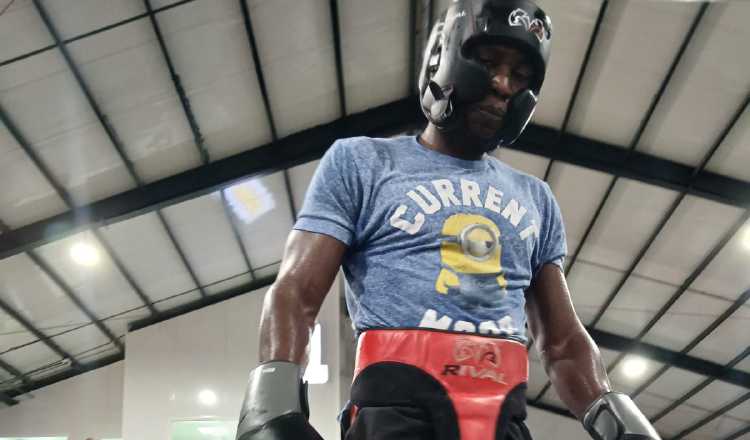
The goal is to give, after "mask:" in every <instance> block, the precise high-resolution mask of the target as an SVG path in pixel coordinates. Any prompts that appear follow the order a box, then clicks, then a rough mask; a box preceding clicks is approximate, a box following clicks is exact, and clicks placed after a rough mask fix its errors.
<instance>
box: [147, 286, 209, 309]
mask: <svg viewBox="0 0 750 440" xmlns="http://www.w3.org/2000/svg"><path fill="white" fill-rule="evenodd" d="M199 299H201V294H200V292H198V291H197V290H193V291H190V292H187V293H183V294H181V295H175V296H172V297H169V298H165V299H163V300H160V301H159V302H158V303H157V304H156V306H157V307H158V308H159V310H163V311H167V310H172V309H174V308H177V307H179V306H181V305H184V304H189V303H192V302H195V301H198V300H199Z"/></svg>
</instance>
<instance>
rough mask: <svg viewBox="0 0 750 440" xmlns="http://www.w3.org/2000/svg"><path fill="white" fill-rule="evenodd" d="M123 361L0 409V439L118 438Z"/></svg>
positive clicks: (119, 431)
mask: <svg viewBox="0 0 750 440" xmlns="http://www.w3.org/2000/svg"><path fill="white" fill-rule="evenodd" d="M123 367H124V366H123V362H117V363H115V364H112V365H109V366H106V367H103V368H99V369H97V370H94V371H91V372H88V373H85V374H82V375H80V376H76V377H73V378H71V379H68V380H65V381H62V382H58V383H56V384H54V385H50V386H48V387H45V388H42V389H40V390H37V391H34V392H33V393H32V396H33V397H31V398H29V396H25V397H24V399H25V400H22V401H21V402H20V403H19V404H18V405H15V406H11V407H7V408H4V409H2V410H0V437H36V436H68V437H69V438H70V439H71V440H83V439H85V438H87V437H91V438H95V439H101V438H119V437H120V434H121V432H122V381H123V370H124V368H123Z"/></svg>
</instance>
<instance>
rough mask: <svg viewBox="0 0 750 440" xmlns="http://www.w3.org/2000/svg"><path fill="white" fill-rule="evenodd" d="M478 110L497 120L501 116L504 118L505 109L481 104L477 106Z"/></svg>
mask: <svg viewBox="0 0 750 440" xmlns="http://www.w3.org/2000/svg"><path fill="white" fill-rule="evenodd" d="M478 110H479V112H480V113H482V114H484V115H486V116H489V117H490V118H492V119H495V120H498V121H500V120H502V119H503V118H505V111H503V110H501V109H498V108H495V107H490V106H488V105H482V106H479V108H478Z"/></svg>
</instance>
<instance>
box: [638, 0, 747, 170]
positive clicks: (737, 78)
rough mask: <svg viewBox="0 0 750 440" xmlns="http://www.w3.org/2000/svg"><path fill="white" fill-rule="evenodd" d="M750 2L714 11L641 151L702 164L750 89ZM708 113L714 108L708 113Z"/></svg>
mask: <svg viewBox="0 0 750 440" xmlns="http://www.w3.org/2000/svg"><path fill="white" fill-rule="evenodd" d="M748 17H750V3H749V2H737V1H735V2H727V3H724V4H718V3H717V4H715V5H712V6H711V7H709V9H708V11H707V12H706V15H705V17H704V19H703V23H702V24H701V26H700V28H699V30H698V32H696V34H695V37H694V42H693V43H692V44H691V45H690V47H689V48H688V50H687V51H686V53H685V59H684V62H683V64H682V65H681V68H680V69H679V70H678V72H677V73H676V75H675V77H674V79H673V80H672V82H673V83H672V84H670V87H669V88H668V89H667V93H666V94H665V96H664V99H663V101H662V104H661V105H660V106H659V111H658V112H657V114H655V115H654V121H653V124H651V125H650V127H649V129H648V130H647V131H646V133H644V137H643V140H642V142H641V146H640V147H639V148H638V150H639V151H644V152H648V153H651V154H655V155H657V156H660V157H666V158H669V159H671V160H674V161H677V162H681V163H685V164H688V165H698V164H699V163H700V161H701V159H702V158H703V156H704V155H705V153H706V152H707V151H708V150H709V149H710V148H711V146H712V145H713V144H714V143H715V142H716V140H717V139H719V136H720V135H721V132H722V131H723V130H724V128H725V127H726V126H727V124H728V123H729V121H730V120H731V119H732V117H733V115H734V113H735V112H736V111H737V108H738V107H739V106H740V104H741V103H742V101H743V100H744V99H745V95H746V94H747V93H748V90H750V58H748V57H742V56H737V54H738V53H743V52H745V51H747V41H748V40H750V29H748V28H747V26H746V22H747V18H748ZM706 109H711V110H710V111H706Z"/></svg>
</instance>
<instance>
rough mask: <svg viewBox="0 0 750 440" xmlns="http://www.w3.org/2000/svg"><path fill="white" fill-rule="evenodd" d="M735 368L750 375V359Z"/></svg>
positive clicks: (747, 358)
mask: <svg viewBox="0 0 750 440" xmlns="http://www.w3.org/2000/svg"><path fill="white" fill-rule="evenodd" d="M734 368H737V369H738V370H741V371H745V372H748V373H750V357H746V358H745V359H744V360H743V361H742V362H740V363H738V364H737V365H735V367H734Z"/></svg>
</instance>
